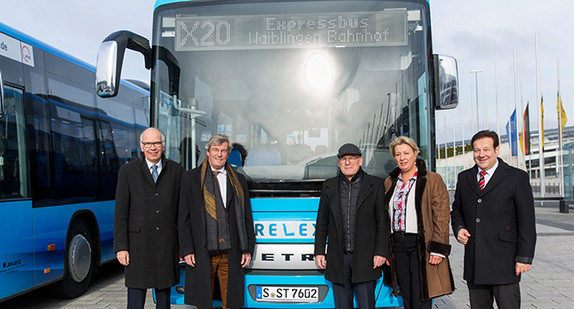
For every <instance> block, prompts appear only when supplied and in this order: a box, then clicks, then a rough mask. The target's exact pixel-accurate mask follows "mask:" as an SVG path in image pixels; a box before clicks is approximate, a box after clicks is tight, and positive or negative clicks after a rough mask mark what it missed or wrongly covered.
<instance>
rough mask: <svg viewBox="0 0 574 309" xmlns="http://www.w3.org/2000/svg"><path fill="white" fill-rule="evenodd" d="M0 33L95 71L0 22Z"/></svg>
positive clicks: (135, 86)
mask: <svg viewBox="0 0 574 309" xmlns="http://www.w3.org/2000/svg"><path fill="white" fill-rule="evenodd" d="M0 32H1V33H4V34H6V35H8V36H11V37H13V38H15V39H17V40H19V41H22V42H24V43H27V44H30V45H32V46H35V47H37V48H40V49H42V50H44V51H46V52H49V53H51V54H53V55H56V56H58V57H60V58H62V59H64V60H66V61H69V62H71V63H73V64H76V65H78V66H80V67H82V68H84V69H86V70H89V71H92V72H95V71H96V67H95V66H94V65H91V64H89V63H87V62H85V61H84V60H81V59H79V58H76V57H74V56H72V55H70V54H67V53H65V52H63V51H61V50H59V49H57V48H55V47H53V46H50V45H48V44H46V43H44V42H42V41H40V40H38V39H36V38H33V37H31V36H29V35H27V34H25V33H23V32H20V31H18V30H16V29H14V28H12V27H10V26H8V25H6V24H4V23H1V22H0ZM121 84H122V85H125V86H128V87H130V88H132V89H134V90H136V91H139V92H141V93H143V94H146V95H149V91H147V90H145V89H143V88H141V87H139V86H137V85H135V84H134V83H131V82H129V81H127V80H123V79H122V81H121Z"/></svg>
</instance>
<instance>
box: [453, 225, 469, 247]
mask: <svg viewBox="0 0 574 309" xmlns="http://www.w3.org/2000/svg"><path fill="white" fill-rule="evenodd" d="M469 237H470V233H469V232H468V230H467V229H460V230H458V235H457V236H456V240H458V242H459V243H461V244H463V245H466V243H467V242H468V238H469Z"/></svg>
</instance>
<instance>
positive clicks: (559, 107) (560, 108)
mask: <svg viewBox="0 0 574 309" xmlns="http://www.w3.org/2000/svg"><path fill="white" fill-rule="evenodd" d="M556 110H557V111H558V122H560V124H559V129H560V132H564V127H565V126H566V122H567V121H568V117H566V111H564V105H562V98H560V92H558V103H557V104H556ZM560 115H562V116H560ZM560 117H562V118H560Z"/></svg>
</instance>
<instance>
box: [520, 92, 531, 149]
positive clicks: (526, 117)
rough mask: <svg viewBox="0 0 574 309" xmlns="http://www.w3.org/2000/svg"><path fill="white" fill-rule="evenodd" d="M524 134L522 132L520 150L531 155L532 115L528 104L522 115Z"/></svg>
mask: <svg viewBox="0 0 574 309" xmlns="http://www.w3.org/2000/svg"><path fill="white" fill-rule="evenodd" d="M522 123H523V124H524V125H523V127H522V132H520V149H522V153H523V154H525V155H529V154H530V113H529V112H528V103H526V109H525V110H524V114H523V115H522Z"/></svg>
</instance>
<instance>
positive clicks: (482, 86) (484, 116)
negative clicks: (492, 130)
mask: <svg viewBox="0 0 574 309" xmlns="http://www.w3.org/2000/svg"><path fill="white" fill-rule="evenodd" d="M480 89H481V91H482V93H481V94H480V95H481V96H482V125H483V129H484V130H486V129H488V127H487V126H486V102H485V101H484V73H480Z"/></svg>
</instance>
